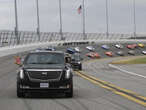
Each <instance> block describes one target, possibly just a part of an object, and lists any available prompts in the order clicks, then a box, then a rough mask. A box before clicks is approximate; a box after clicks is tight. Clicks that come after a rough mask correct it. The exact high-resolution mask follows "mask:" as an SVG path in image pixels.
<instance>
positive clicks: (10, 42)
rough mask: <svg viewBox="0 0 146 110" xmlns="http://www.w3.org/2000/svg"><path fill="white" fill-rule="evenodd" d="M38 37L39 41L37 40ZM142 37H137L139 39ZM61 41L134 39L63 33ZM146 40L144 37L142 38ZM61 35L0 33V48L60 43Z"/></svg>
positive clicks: (124, 36)
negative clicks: (38, 43) (39, 43)
mask: <svg viewBox="0 0 146 110" xmlns="http://www.w3.org/2000/svg"><path fill="white" fill-rule="evenodd" d="M39 36H40V40H39ZM140 37H142V35H139V38H140ZM63 38H64V39H63V40H64V42H66V41H79V40H95V41H97V40H120V39H122V40H123V39H125V40H126V39H134V37H132V34H119V33H117V34H116V33H110V34H109V36H108V37H107V36H106V34H105V33H86V34H85V36H83V34H82V33H69V32H65V33H63ZM143 38H146V37H143ZM61 40H62V38H61V35H60V33H58V32H41V33H40V34H39V35H38V34H37V33H36V32H31V31H19V32H18V36H16V35H15V32H14V31H0V47H4V46H14V45H23V44H30V43H36V42H52V41H61Z"/></svg>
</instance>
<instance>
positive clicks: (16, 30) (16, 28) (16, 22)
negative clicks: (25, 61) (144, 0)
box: [14, 0, 19, 44]
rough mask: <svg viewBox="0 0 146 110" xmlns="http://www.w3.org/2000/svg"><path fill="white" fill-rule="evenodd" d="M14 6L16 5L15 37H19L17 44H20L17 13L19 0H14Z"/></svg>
mask: <svg viewBox="0 0 146 110" xmlns="http://www.w3.org/2000/svg"><path fill="white" fill-rule="evenodd" d="M14 6H15V29H14V30H15V37H16V39H17V44H19V38H18V14H17V0H14Z"/></svg>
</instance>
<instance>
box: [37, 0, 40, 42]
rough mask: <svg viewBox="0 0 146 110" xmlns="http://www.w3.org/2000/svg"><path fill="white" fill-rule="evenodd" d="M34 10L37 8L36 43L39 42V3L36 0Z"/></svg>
mask: <svg viewBox="0 0 146 110" xmlns="http://www.w3.org/2000/svg"><path fill="white" fill-rule="evenodd" d="M36 8H37V35H38V41H40V18H39V2H38V0H36Z"/></svg>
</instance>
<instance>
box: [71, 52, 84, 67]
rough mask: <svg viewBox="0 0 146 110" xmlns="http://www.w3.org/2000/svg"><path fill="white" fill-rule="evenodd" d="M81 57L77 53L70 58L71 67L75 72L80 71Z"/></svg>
mask: <svg viewBox="0 0 146 110" xmlns="http://www.w3.org/2000/svg"><path fill="white" fill-rule="evenodd" d="M82 60H83V58H81V55H80V54H79V53H75V54H73V55H72V57H71V65H72V68H73V69H75V70H82V62H81V61H82Z"/></svg>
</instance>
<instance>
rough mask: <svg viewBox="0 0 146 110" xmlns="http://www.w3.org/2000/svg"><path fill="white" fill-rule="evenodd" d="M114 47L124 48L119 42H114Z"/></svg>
mask: <svg viewBox="0 0 146 110" xmlns="http://www.w3.org/2000/svg"><path fill="white" fill-rule="evenodd" d="M115 47H116V48H118V49H122V48H124V47H123V45H121V44H116V45H115Z"/></svg>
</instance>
